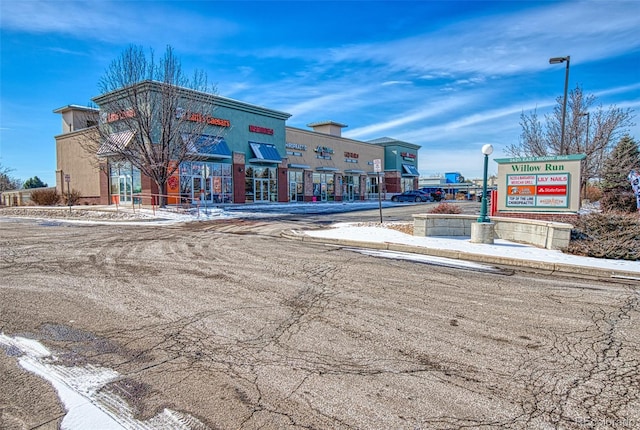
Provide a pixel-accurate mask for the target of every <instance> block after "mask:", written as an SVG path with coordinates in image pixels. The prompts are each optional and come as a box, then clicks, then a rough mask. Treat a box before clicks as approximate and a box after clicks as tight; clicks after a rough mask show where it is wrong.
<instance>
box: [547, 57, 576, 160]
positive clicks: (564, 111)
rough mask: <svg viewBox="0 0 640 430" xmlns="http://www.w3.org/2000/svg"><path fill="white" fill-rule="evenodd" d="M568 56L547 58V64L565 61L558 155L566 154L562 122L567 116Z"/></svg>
mask: <svg viewBox="0 0 640 430" xmlns="http://www.w3.org/2000/svg"><path fill="white" fill-rule="evenodd" d="M570 58H571V57H570V56H569V55H567V56H566V57H552V58H549V64H561V63H564V62H565V61H566V62H567V71H566V73H565V77H564V100H563V103H562V126H561V131H560V153H559V154H558V155H568V154H565V147H564V123H565V118H566V116H567V88H568V86H569V62H570V61H569V60H570Z"/></svg>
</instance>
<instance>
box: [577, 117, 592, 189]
mask: <svg viewBox="0 0 640 430" xmlns="http://www.w3.org/2000/svg"><path fill="white" fill-rule="evenodd" d="M578 115H580V116H586V117H587V137H586V139H585V140H584V153H585V154H586V153H587V150H588V149H587V147H588V146H589V118H590V117H591V116H590V115H589V112H580V113H579V114H578ZM582 163H583V164H582V169H583V170H584V169H586V166H587V159H586V158H585V159H584V160H582ZM583 177H584V176H583ZM580 182H581V183H580V185H581V186H582V193H581V196H582V198H583V199H586V198H587V179H586V178H585V179H583V180H582V181H580Z"/></svg>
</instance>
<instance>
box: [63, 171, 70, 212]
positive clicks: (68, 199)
mask: <svg viewBox="0 0 640 430" xmlns="http://www.w3.org/2000/svg"><path fill="white" fill-rule="evenodd" d="M64 181H65V182H66V183H67V204H68V205H69V215H71V185H70V184H71V175H69V174H66V175H64Z"/></svg>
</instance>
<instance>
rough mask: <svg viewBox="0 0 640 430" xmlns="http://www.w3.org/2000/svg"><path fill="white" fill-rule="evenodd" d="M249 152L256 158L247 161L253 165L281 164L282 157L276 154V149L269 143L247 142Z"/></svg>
mask: <svg viewBox="0 0 640 430" xmlns="http://www.w3.org/2000/svg"><path fill="white" fill-rule="evenodd" d="M249 146H251V150H252V151H253V154H254V155H255V156H256V158H252V159H250V160H249V161H250V162H253V163H277V164H280V163H282V157H281V156H280V154H279V153H278V148H276V146H275V145H273V144H271V143H256V142H249Z"/></svg>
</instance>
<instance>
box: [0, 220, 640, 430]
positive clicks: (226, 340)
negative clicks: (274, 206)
mask: <svg viewBox="0 0 640 430" xmlns="http://www.w3.org/2000/svg"><path fill="white" fill-rule="evenodd" d="M403 210H407V211H412V209H410V208H408V207H405V208H404V209H403ZM371 212H373V213H371ZM376 215H377V212H376V211H369V212H368V214H360V215H358V214H356V213H353V214H349V215H347V214H336V215H331V216H330V218H331V220H332V221H335V220H344V218H346V217H348V218H351V220H352V221H353V220H356V219H360V220H362V221H375V218H374V219H366V218H367V217H369V216H371V217H375V216H376ZM391 216H398V217H401V216H403V215H391ZM292 217H293V216H292ZM318 217H321V218H318V219H317V220H314V219H313V216H312V217H310V218H306V219H300V215H296V216H295V218H296V219H291V217H289V218H287V217H283V218H281V219H275V220H267V219H254V220H234V221H232V220H229V221H224V222H211V223H194V224H187V225H177V226H172V227H162V228H158V227H150V226H149V227H140V226H125V225H122V226H77V225H65V224H57V223H52V222H35V221H20V222H16V221H7V220H1V219H0V270H1V272H0V273H1V276H0V332H2V333H4V334H6V335H9V336H24V337H28V338H32V339H37V340H38V341H40V342H42V343H43V344H44V345H46V346H47V347H48V348H50V349H51V350H53V351H55V355H56V357H57V358H58V360H59V362H60V363H64V364H66V365H69V366H79V365H86V364H91V365H94V366H104V367H107V368H111V369H114V370H116V371H117V372H118V373H119V374H120V375H121V377H120V378H119V379H118V380H116V381H114V382H113V383H111V384H110V385H108V386H107V387H106V388H105V390H107V391H109V392H114V393H118V394H120V395H122V396H124V397H125V399H126V401H127V402H128V403H129V404H130V405H132V406H133V407H134V409H135V411H136V414H137V415H136V417H137V418H139V419H147V418H150V417H152V416H154V415H155V414H156V413H158V412H159V411H161V410H162V409H163V408H165V407H170V408H171V409H173V410H176V411H180V412H183V413H185V414H190V415H192V416H193V417H196V418H197V419H198V420H200V421H201V422H202V423H205V424H206V426H208V427H209V428H211V429H253V428H265V429H280V428H292V429H293V428H317V429H369V428H370V429H390V428H393V429H405V428H406V429H416V428H424V429H459V428H504V429H530V428H540V429H543V428H544V429H546V428H558V429H559V428H562V429H585V428H588V429H607V428H612V429H613V428H615V429H632V428H638V427H639V426H640V373H639V370H640V368H639V366H640V354H639V352H638V351H639V346H640V324H639V323H640V294H639V292H638V290H637V286H635V287H634V286H633V285H625V284H624V283H618V284H614V285H607V284H605V283H600V282H598V281H584V280H576V279H561V278H552V277H545V276H531V275H527V274H519V273H516V274H513V275H511V276H506V275H496V274H491V273H483V272H474V271H471V270H463V269H452V268H445V267H438V266H431V265H428V264H419V263H413V262H408V261H392V260H386V259H379V258H375V257H371V256H365V255H361V254H358V253H354V252H350V251H347V250H344V249H340V248H336V247H332V246H322V245H309V244H306V243H301V242H298V241H290V240H287V239H285V238H281V237H279V235H278V231H280V230H281V229H282V228H286V227H287V226H289V228H299V227H300V226H301V225H303V224H304V225H312V224H313V223H314V222H316V221H322V220H325V221H326V220H327V217H326V216H320V215H318ZM9 352H10V351H5V353H2V350H1V349H0V428H3V429H5V428H7V429H14V428H15V429H20V428H39V429H50V428H51V429H55V428H57V427H58V425H59V423H60V420H61V417H62V416H63V415H64V410H63V408H62V406H61V405H60V403H59V401H58V399H57V396H56V393H55V391H54V390H53V389H52V388H51V387H50V386H49V384H48V383H46V382H44V381H43V380H41V379H40V378H38V377H36V376H34V375H32V374H30V373H28V372H26V371H24V370H23V369H21V368H20V367H19V366H18V364H17V359H18V357H16V356H15V354H11V353H9Z"/></svg>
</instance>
